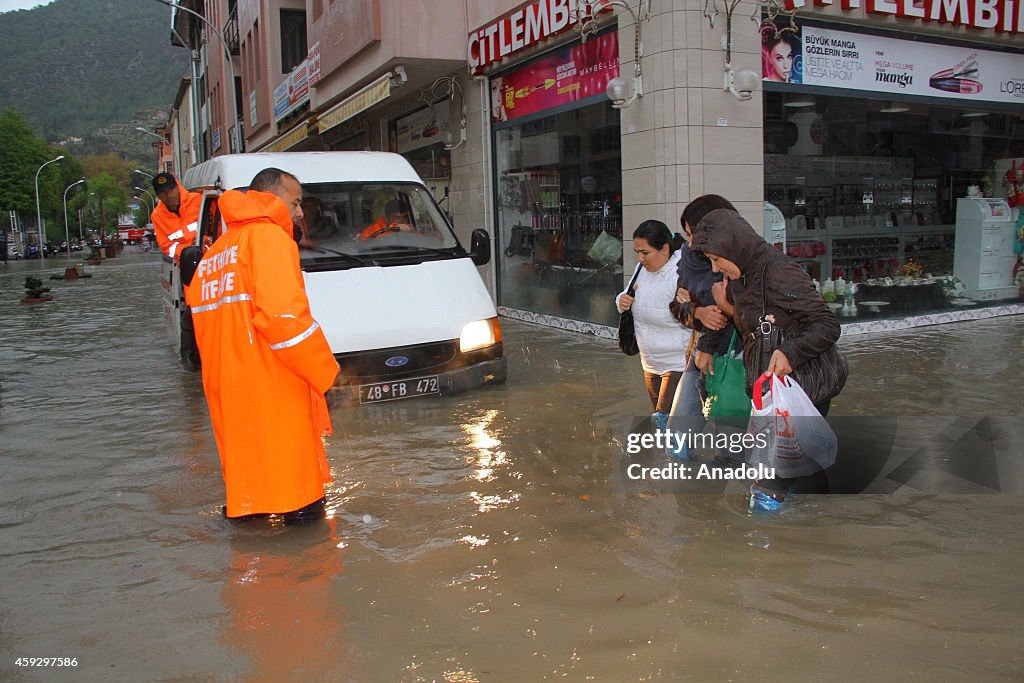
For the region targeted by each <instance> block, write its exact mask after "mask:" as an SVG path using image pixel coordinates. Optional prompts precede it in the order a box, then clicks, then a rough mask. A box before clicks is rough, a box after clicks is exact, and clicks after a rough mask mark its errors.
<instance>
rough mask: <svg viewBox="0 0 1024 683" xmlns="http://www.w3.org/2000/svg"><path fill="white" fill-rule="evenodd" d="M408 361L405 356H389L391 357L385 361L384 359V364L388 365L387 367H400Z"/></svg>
mask: <svg viewBox="0 0 1024 683" xmlns="http://www.w3.org/2000/svg"><path fill="white" fill-rule="evenodd" d="M408 362H409V359H408V358H406V357H405V356H391V358H388V359H387V360H386V361H384V365H386V366H388V367H389V368H400V367H402V366H403V365H405V364H406V363H408Z"/></svg>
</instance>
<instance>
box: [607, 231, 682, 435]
mask: <svg viewBox="0 0 1024 683" xmlns="http://www.w3.org/2000/svg"><path fill="white" fill-rule="evenodd" d="M682 244H683V237H682V236H680V235H673V234H672V233H671V232H670V231H669V229H668V226H667V225H665V224H664V223H662V222H661V221H655V220H649V221H644V222H643V223H641V224H640V227H638V228H637V229H636V230H634V231H633V251H634V252H635V253H636V258H637V261H638V262H639V263H638V266H637V267H638V268H639V271H640V272H639V274H638V275H637V278H636V285H635V286H634V292H635V296H630V295H629V294H628V293H627V292H626V291H623V292H621V293H620V294H619V295H618V296H617V297H616V298H615V305H616V306H617V307H618V309H619V312H620V313H623V312H625V311H628V310H630V309H632V311H633V321H634V325H635V328H636V341H637V346H639V347H640V362H641V364H642V365H643V368H644V381H645V383H646V384H647V394H648V396H649V397H650V399H651V411H652V412H653V414H652V415H651V421H652V422H653V423H654V425H655V426H656V427H658V428H659V429H663V428H665V426H666V424H667V422H668V414H669V410H670V409H671V407H672V397H673V396H674V395H675V392H676V385H677V384H678V383H679V378H680V377H681V376H682V374H683V370H685V369H686V348H687V346H689V343H690V330H689V329H688V328H686V327H683V325H682V324H681V323H680V322H679V321H678V320H676V319H675V318H674V317H673V316H672V313H671V312H670V311H669V308H668V305H669V303H670V302H671V301H672V300H673V299H674V298H675V295H676V277H677V273H676V268H677V266H678V264H679V253H678V249H679V247H680V246H681V245H682ZM630 279H632V278H630ZM627 289H628V288H627Z"/></svg>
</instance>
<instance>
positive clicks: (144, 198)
mask: <svg viewBox="0 0 1024 683" xmlns="http://www.w3.org/2000/svg"><path fill="white" fill-rule="evenodd" d="M135 199H141V200H142V201H144V202H146V208H147V209H148V210H149V213H150V215H152V214H153V205H152V204H150V203H149V199H147V198H146V197H143V196H141V195H135Z"/></svg>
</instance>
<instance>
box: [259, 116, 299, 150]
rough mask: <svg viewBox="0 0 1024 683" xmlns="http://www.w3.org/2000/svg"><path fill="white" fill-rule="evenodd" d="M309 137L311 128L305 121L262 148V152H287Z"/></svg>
mask: <svg viewBox="0 0 1024 683" xmlns="http://www.w3.org/2000/svg"><path fill="white" fill-rule="evenodd" d="M307 135H309V127H308V126H307V125H306V122H305V121H303V122H302V123H300V124H299V125H297V126H295V127H294V128H292V129H291V130H290V131H288V132H287V133H285V134H284V135H282V136H280V137H279V138H277V139H276V140H274V141H273V142H271V143H270V144H269V145H267V146H266V147H262V148H260V150H259V151H260V152H286V151H288V150H289V149H291V148H292V147H294V146H295V145H297V144H299V143H300V142H302V141H303V140H305V139H306V136H307Z"/></svg>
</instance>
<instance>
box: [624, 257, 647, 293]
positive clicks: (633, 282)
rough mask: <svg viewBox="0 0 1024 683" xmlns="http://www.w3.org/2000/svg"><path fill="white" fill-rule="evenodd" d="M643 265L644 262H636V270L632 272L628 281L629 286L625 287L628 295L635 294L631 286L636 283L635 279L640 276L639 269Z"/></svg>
mask: <svg viewBox="0 0 1024 683" xmlns="http://www.w3.org/2000/svg"><path fill="white" fill-rule="evenodd" d="M643 267H644V264H642V263H638V264H636V271H634V273H633V279H632V280H630V281H629V287H627V288H626V294H628V295H630V296H636V292H635V291H634V290H633V286H634V285H636V279H637V278H638V277H640V269H641V268H643Z"/></svg>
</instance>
